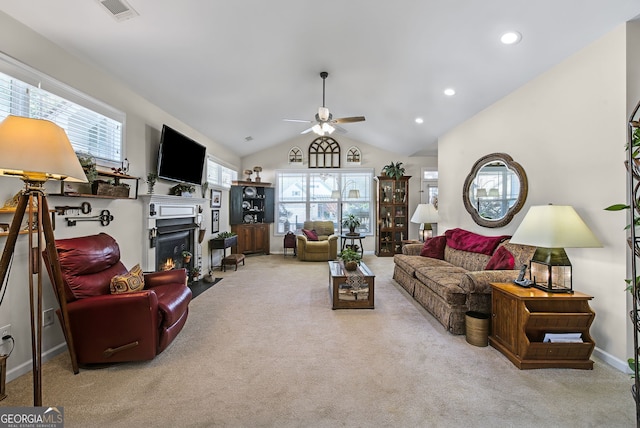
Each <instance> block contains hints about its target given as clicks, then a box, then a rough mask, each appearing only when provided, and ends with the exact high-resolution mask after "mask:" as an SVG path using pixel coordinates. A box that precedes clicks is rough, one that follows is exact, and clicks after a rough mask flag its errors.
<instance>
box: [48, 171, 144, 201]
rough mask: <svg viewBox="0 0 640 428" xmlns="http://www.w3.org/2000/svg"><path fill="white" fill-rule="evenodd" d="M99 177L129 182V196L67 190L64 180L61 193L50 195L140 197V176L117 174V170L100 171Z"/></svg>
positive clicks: (120, 182) (105, 197) (106, 197)
mask: <svg viewBox="0 0 640 428" xmlns="http://www.w3.org/2000/svg"><path fill="white" fill-rule="evenodd" d="M98 178H106V179H108V180H113V181H114V183H115V184H116V185H119V184H129V196H128V197H125V196H113V195H107V194H102V195H95V194H93V193H88V192H86V191H85V192H82V191H77V192H73V191H72V192H69V191H66V192H65V190H64V186H65V182H64V181H61V182H60V193H50V194H49V195H50V196H68V197H74V198H100V199H138V181H139V180H140V177H133V176H131V175H126V174H117V173H115V172H108V171H98ZM123 181H124V183H123ZM67 184H68V183H67ZM85 185H86V183H85ZM87 190H88V189H87ZM132 190H133V196H132V195H131V192H132Z"/></svg>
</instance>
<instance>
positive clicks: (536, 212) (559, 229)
mask: <svg viewBox="0 0 640 428" xmlns="http://www.w3.org/2000/svg"><path fill="white" fill-rule="evenodd" d="M510 242H511V243H513V244H524V245H531V246H535V247H538V248H536V251H535V253H534V255H533V258H532V259H531V262H530V265H529V267H530V269H529V275H530V279H531V280H532V281H533V286H534V287H536V288H539V289H540V290H543V291H546V292H549V293H573V285H572V282H571V262H570V261H569V257H567V253H566V252H565V251H564V249H565V248H595V247H602V244H601V243H600V241H598V238H596V236H595V235H594V234H593V232H591V230H590V229H589V228H588V227H587V225H586V224H585V222H584V221H583V220H582V219H581V218H580V216H579V215H578V213H576V211H575V210H574V209H573V207H571V206H568V205H539V206H533V207H531V208H529V211H528V212H527V215H526V216H525V217H524V219H523V220H522V223H520V226H518V229H517V230H516V232H515V233H514V234H513V236H512V237H511V240H510Z"/></svg>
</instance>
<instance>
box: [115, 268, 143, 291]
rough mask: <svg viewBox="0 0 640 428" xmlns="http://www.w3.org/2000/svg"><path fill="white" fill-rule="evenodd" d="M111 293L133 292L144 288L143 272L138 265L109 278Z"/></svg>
mask: <svg viewBox="0 0 640 428" xmlns="http://www.w3.org/2000/svg"><path fill="white" fill-rule="evenodd" d="M110 289H111V294H120V293H135V292H136V291H142V290H143V289H144V274H143V272H142V269H141V268H140V265H139V264H137V265H135V266H134V267H133V268H132V269H131V270H130V271H129V272H128V273H126V274H124V275H116V276H114V277H113V278H111V286H110Z"/></svg>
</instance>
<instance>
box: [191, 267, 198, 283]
mask: <svg viewBox="0 0 640 428" xmlns="http://www.w3.org/2000/svg"><path fill="white" fill-rule="evenodd" d="M191 280H192V281H199V280H200V268H199V267H197V266H195V267H193V268H192V269H191Z"/></svg>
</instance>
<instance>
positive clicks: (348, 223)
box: [342, 214, 360, 235]
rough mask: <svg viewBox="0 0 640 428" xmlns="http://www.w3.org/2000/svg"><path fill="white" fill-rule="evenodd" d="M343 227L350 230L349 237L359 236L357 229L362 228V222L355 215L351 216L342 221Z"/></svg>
mask: <svg viewBox="0 0 640 428" xmlns="http://www.w3.org/2000/svg"><path fill="white" fill-rule="evenodd" d="M342 226H343V227H348V228H349V233H348V234H347V235H357V233H356V232H355V230H356V227H359V226H360V220H359V219H358V217H356V216H355V215H353V214H349V215H347V217H346V218H345V219H343V220H342Z"/></svg>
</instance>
